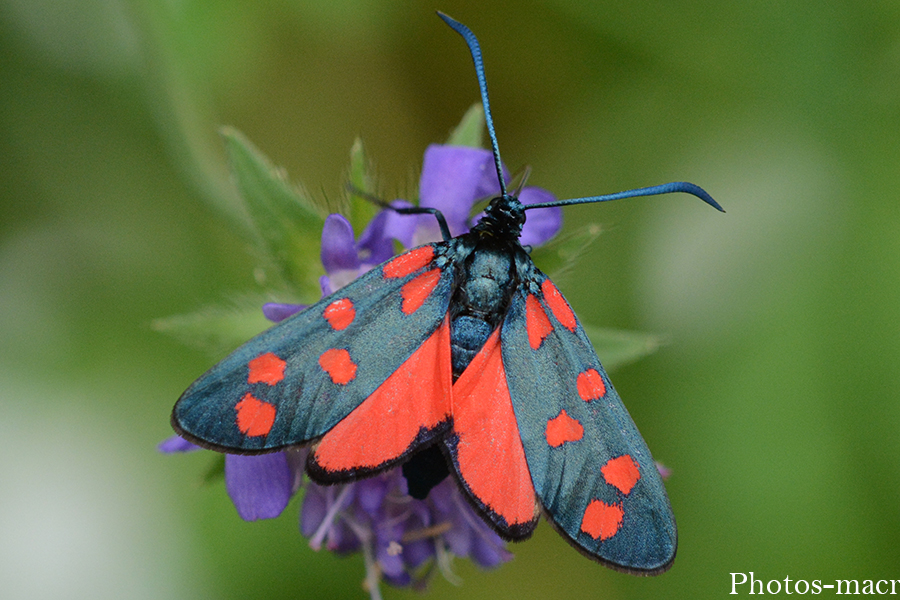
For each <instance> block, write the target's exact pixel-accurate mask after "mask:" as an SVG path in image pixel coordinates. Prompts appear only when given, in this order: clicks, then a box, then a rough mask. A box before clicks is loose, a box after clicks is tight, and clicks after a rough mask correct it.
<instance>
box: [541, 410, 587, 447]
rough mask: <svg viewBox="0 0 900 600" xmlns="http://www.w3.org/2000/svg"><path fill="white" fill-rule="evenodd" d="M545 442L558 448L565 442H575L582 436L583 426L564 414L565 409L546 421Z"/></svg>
mask: <svg viewBox="0 0 900 600" xmlns="http://www.w3.org/2000/svg"><path fill="white" fill-rule="evenodd" d="M546 435H547V443H548V444H550V445H551V446H553V447H554V448H559V447H560V446H562V445H563V444H565V443H566V442H577V441H578V440H580V439H581V438H582V437H583V436H584V427H582V426H581V423H579V422H578V419H573V418H572V417H570V416H569V415H567V414H566V411H565V410H561V411H559V414H558V415H557V416H555V417H553V418H552V419H550V420H549V421H547V434H546Z"/></svg>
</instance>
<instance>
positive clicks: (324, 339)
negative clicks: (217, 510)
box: [172, 243, 454, 458]
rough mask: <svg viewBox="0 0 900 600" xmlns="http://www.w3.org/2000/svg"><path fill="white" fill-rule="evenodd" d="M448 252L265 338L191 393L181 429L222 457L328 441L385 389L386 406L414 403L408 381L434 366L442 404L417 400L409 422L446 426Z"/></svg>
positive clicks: (333, 299)
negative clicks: (330, 433)
mask: <svg viewBox="0 0 900 600" xmlns="http://www.w3.org/2000/svg"><path fill="white" fill-rule="evenodd" d="M447 249H448V245H447V244H440V243H439V244H431V245H427V246H422V247H420V248H417V249H414V250H411V251H409V252H407V253H405V254H402V255H400V256H397V257H395V258H394V259H392V260H390V261H388V262H386V263H384V264H383V265H380V266H378V267H376V268H374V269H372V270H371V271H370V272H368V273H367V274H365V275H363V276H362V277H361V278H359V279H358V280H356V281H354V282H353V283H351V284H350V285H348V286H346V287H344V288H342V289H341V290H338V291H337V292H335V293H334V294H332V295H330V296H328V297H326V298H324V299H322V300H321V301H319V302H318V303H317V304H315V305H313V306H311V307H309V308H307V309H306V310H304V311H302V312H300V313H298V314H296V315H294V316H292V317H290V318H288V319H286V320H285V321H282V322H281V323H279V324H277V325H275V326H274V327H272V328H271V329H269V330H267V331H265V332H263V333H261V334H260V335H258V336H256V337H255V338H253V339H252V340H250V341H249V342H247V343H246V344H244V345H243V346H241V347H240V348H238V349H237V350H235V351H234V352H233V353H232V354H231V355H230V356H228V357H227V358H225V359H224V360H223V361H221V362H220V363H218V364H217V365H216V366H214V367H213V368H212V369H210V370H209V371H208V372H207V373H206V374H204V375H203V376H202V377H200V379H198V380H197V381H196V382H194V383H193V384H192V385H191V386H190V387H189V388H188V389H187V391H185V392H184V394H183V395H182V396H181V398H180V399H179V400H178V402H177V404H176V405H175V408H174V409H173V412H172V424H173V427H174V428H175V430H176V431H177V432H178V433H179V434H180V435H182V436H183V437H185V438H187V439H189V440H191V441H193V442H196V443H198V444H200V445H202V446H205V447H208V448H212V449H214V450H219V451H224V452H232V453H259V452H271V451H275V450H278V449H280V448H284V447H287V446H293V445H297V444H303V443H305V442H308V441H310V440H314V439H317V438H319V437H321V436H323V435H324V434H325V433H326V432H328V431H329V430H331V429H332V428H334V427H335V425H337V424H338V423H339V422H341V421H342V420H344V419H345V418H346V417H347V416H348V415H349V414H350V413H351V412H353V411H354V410H355V409H357V408H358V407H360V405H361V404H362V403H363V402H364V401H365V400H366V399H368V398H370V397H371V396H373V393H374V392H375V391H376V390H378V389H379V388H381V386H382V385H383V384H384V385H385V388H382V389H386V388H390V389H388V390H387V392H385V393H382V394H381V395H380V396H379V395H378V394H375V400H377V401H378V402H382V403H384V402H387V401H399V400H398V399H396V398H393V399H392V398H387V399H385V397H386V396H390V395H391V394H393V395H394V396H397V395H398V392H397V390H398V389H399V390H400V393H402V394H405V395H414V392H415V390H413V388H412V387H411V384H410V383H409V382H407V381H405V379H404V378H406V379H408V376H407V375H408V373H410V372H413V373H415V372H417V370H418V369H419V368H420V365H424V364H430V363H436V364H434V365H432V366H431V367H430V369H429V370H428V373H431V374H432V375H431V377H432V378H433V380H434V381H433V382H432V383H433V387H434V389H435V390H436V391H435V392H434V393H433V394H432V396H434V397H428V396H424V397H419V398H408V400H410V401H413V400H415V401H417V402H419V403H420V405H422V406H424V408H423V409H422V410H421V411H419V413H418V414H413V415H411V416H410V417H409V419H424V420H427V419H429V418H432V417H435V418H438V419H439V420H440V418H441V413H442V412H443V413H449V407H446V408H444V407H443V406H442V405H440V403H449V386H450V377H451V375H450V358H449V333H448V332H444V331H443V330H444V329H445V328H446V318H447V309H448V305H449V302H450V297H451V293H452V287H453V277H454V275H453V268H452V265H451V264H450V262H449V261H448V260H446V258H443V256H444V254H446V252H447ZM445 337H446V338H447V340H448V341H446V344H445V343H444V338H445ZM426 342H429V343H426ZM445 345H446V348H444V346H445ZM445 355H446V356H445ZM398 370H399V371H400V372H401V374H400V375H398V376H397V377H394V378H393V379H391V376H392V375H394V374H395V373H398ZM389 379H391V381H390V382H388V380H389ZM386 382H388V383H386ZM398 386H399V387H398ZM444 387H446V388H447V389H446V390H443V392H441V391H440V390H442V389H443V388H444ZM441 394H443V398H439V397H437V396H440V395H441ZM379 398H380V399H379ZM405 399H407V398H403V399H400V400H405ZM433 403H438V404H434V405H432V404H433ZM423 415H424V416H423ZM388 417H389V415H385V418H388ZM443 418H444V419H445V420H446V419H448V418H449V416H448V415H447V414H445V415H443ZM400 425H401V426H404V425H405V426H406V427H407V428H410V427H412V426H413V425H412V424H410V423H406V424H402V423H401V424H400ZM421 425H422V427H424V428H425V429H427V428H428V427H432V426H434V425H435V424H434V423H430V422H428V423H422V424H421ZM393 458H396V457H393Z"/></svg>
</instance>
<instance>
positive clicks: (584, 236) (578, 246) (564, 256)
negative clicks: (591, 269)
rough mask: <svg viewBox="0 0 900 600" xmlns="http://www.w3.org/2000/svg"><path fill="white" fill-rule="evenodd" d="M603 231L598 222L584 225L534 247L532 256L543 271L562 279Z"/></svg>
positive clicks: (556, 278) (555, 278)
mask: <svg viewBox="0 0 900 600" xmlns="http://www.w3.org/2000/svg"><path fill="white" fill-rule="evenodd" d="M601 233H603V229H602V228H601V227H600V225H598V224H596V223H588V224H587V225H582V226H581V227H579V228H578V229H575V230H573V231H567V232H566V233H562V234H559V235H557V236H555V237H554V238H553V239H551V240H550V241H549V242H547V243H546V244H543V245H541V246H540V247H537V248H534V249H533V250H532V252H531V258H532V260H534V262H535V263H536V264H537V265H539V266H540V268H541V270H542V271H544V272H545V273H549V274H550V275H551V278H552V279H554V280H556V281H559V280H562V279H564V277H565V275H566V274H567V273H568V271H569V270H571V268H572V267H573V266H574V265H575V263H577V262H578V259H579V258H580V257H581V256H582V255H583V254H584V253H585V252H587V250H588V248H589V247H590V245H591V244H592V243H594V240H596V239H597V238H598V237H600V234H601Z"/></svg>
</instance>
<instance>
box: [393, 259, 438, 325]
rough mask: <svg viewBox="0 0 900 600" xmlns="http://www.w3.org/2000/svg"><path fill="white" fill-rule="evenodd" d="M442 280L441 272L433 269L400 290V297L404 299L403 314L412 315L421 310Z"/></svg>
mask: <svg viewBox="0 0 900 600" xmlns="http://www.w3.org/2000/svg"><path fill="white" fill-rule="evenodd" d="M440 280H441V270H440V269H432V270H430V271H426V272H424V273H422V274H421V275H419V276H418V277H416V278H415V279H413V280H412V281H409V282H408V283H406V284H405V285H404V286H403V287H402V288H400V296H401V297H402V298H403V305H402V306H401V310H402V311H403V314H405V315H411V314H413V313H414V312H416V311H417V310H419V308H420V307H421V306H422V304H424V303H425V300H427V299H428V296H429V295H431V292H433V291H434V288H435V287H436V286H437V284H438V282H439V281H440Z"/></svg>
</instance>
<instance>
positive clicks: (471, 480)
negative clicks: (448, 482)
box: [453, 329, 538, 525]
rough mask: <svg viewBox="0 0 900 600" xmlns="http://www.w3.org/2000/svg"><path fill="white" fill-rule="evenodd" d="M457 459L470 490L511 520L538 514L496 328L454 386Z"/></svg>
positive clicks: (514, 522) (526, 520) (520, 520)
mask: <svg viewBox="0 0 900 600" xmlns="http://www.w3.org/2000/svg"><path fill="white" fill-rule="evenodd" d="M453 430H454V431H455V432H456V434H457V436H458V442H457V445H456V460H457V468H458V470H459V474H460V476H461V477H462V479H463V481H464V482H465V484H466V486H467V487H468V489H469V491H470V492H471V493H472V495H474V496H475V497H476V498H478V500H480V501H481V502H482V503H483V504H484V505H485V506H487V507H488V508H489V509H490V510H491V511H493V512H494V513H495V514H497V515H499V516H501V517H503V519H504V520H505V521H506V523H507V524H508V525H517V524H526V523H529V522H531V521H533V520H534V519H535V518H536V517H537V514H538V513H537V503H536V497H535V492H534V486H533V485H532V483H531V474H530V472H529V471H528V463H526V462H525V450H524V448H523V447H522V440H521V438H520V436H519V426H518V423H517V422H516V416H515V413H514V412H513V407H512V400H511V399H510V396H509V388H508V387H507V384H506V372H505V370H504V368H503V359H502V356H501V353H500V330H499V329H498V330H496V331H495V332H494V333H493V334H492V335H491V337H490V338H488V341H487V342H485V344H484V347H483V348H482V349H481V350H480V351H479V353H478V354H477V355H476V356H475V358H473V359H472V362H471V363H470V364H469V366H468V367H466V370H465V371H463V373H462V375H461V376H460V377H459V379H458V380H457V381H456V383H455V384H454V385H453Z"/></svg>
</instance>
